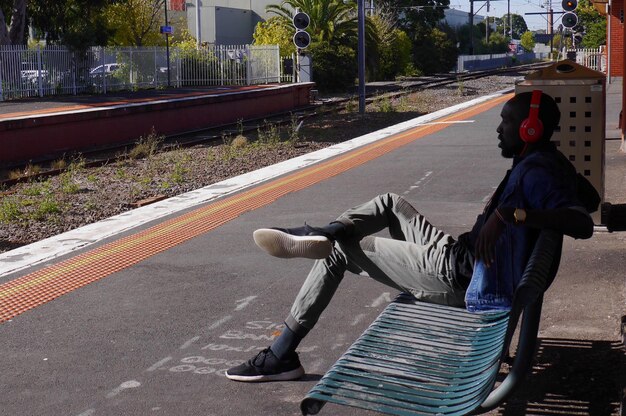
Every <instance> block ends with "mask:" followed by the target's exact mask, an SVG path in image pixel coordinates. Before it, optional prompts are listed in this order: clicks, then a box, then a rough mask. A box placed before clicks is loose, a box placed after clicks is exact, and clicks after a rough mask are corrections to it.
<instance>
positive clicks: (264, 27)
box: [253, 16, 296, 55]
mask: <svg viewBox="0 0 626 416" xmlns="http://www.w3.org/2000/svg"><path fill="white" fill-rule="evenodd" d="M293 34H294V28H293V26H292V25H291V23H289V22H288V21H286V20H285V19H283V18H282V17H279V16H274V17H270V18H269V19H267V20H266V21H265V22H261V23H259V24H257V25H256V27H255V28H254V34H253V38H254V43H255V44H257V45H278V47H279V48H280V53H281V54H282V55H291V54H292V53H295V52H296V47H295V45H294V44H293V41H292V39H293Z"/></svg>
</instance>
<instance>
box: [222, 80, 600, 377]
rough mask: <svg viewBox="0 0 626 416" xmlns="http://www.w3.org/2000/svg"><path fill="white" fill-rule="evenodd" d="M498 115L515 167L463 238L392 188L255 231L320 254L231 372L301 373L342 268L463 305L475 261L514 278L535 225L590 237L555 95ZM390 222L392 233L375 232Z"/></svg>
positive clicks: (284, 246) (278, 245) (503, 145)
mask: <svg viewBox="0 0 626 416" xmlns="http://www.w3.org/2000/svg"><path fill="white" fill-rule="evenodd" d="M500 116H501V118H502V121H501V123H500V125H499V126H498V128H497V132H498V140H499V144H498V147H499V148H500V149H501V152H502V156H503V157H505V158H512V159H513V167H512V168H511V169H510V170H509V171H507V173H506V175H505V177H504V179H503V180H502V182H501V183H500V185H499V186H498V188H497V190H496V191H495V193H494V195H493V197H492V198H491V200H490V201H489V202H488V203H487V205H486V207H485V209H484V212H483V213H482V214H481V215H479V216H478V218H477V221H476V224H475V225H474V227H473V229H472V230H471V231H470V232H467V233H464V234H462V235H460V236H459V238H458V239H457V240H455V239H454V238H453V237H451V236H450V235H449V234H446V233H444V232H443V231H440V230H438V229H437V228H435V227H433V226H432V225H431V224H430V223H429V222H428V221H427V220H426V219H425V218H424V217H423V216H422V215H420V213H419V212H418V211H417V210H416V209H415V208H413V207H412V206H411V205H410V204H409V203H408V202H407V201H406V200H404V199H403V198H402V197H400V196H398V195H394V194H385V195H380V196H378V197H376V198H374V199H372V200H371V201H369V202H366V203H364V204H362V205H359V206H357V207H355V208H352V209H349V210H348V211H346V212H344V213H343V214H342V215H341V216H339V218H338V219H337V220H336V221H334V222H331V223H330V224H328V225H326V226H323V227H311V226H309V225H306V224H305V226H304V227H298V228H291V229H282V228H269V229H268V228H264V229H259V230H256V231H255V232H254V241H255V242H256V244H257V245H258V246H259V247H261V248H262V249H264V250H265V251H267V252H268V253H269V254H271V255H273V256H276V257H281V258H293V257H304V258H311V259H317V261H316V262H315V264H314V265H313V268H312V269H311V271H310V273H309V275H308V277H307V279H306V281H305V282H304V285H303V286H302V288H301V289H300V292H299V293H298V295H297V297H296V300H295V302H294V304H293V306H292V308H291V312H290V314H289V315H288V316H287V319H286V320H285V325H286V327H285V329H284V330H283V331H282V333H281V335H280V336H279V337H278V338H276V339H275V340H274V342H273V343H272V345H271V346H270V347H269V348H267V349H265V350H263V351H261V352H259V353H258V354H257V355H256V356H255V357H253V358H252V359H250V360H248V361H247V362H246V363H243V364H241V365H239V366H237V367H233V368H231V369H229V370H227V371H226V376H227V377H228V378H229V379H231V380H236V381H257V382H258V381H279V380H293V379H297V378H299V377H301V376H302V375H303V374H304V369H303V368H302V365H301V364H300V360H299V358H298V354H297V353H296V348H297V346H298V345H299V343H300V341H301V340H302V339H303V338H304V337H305V336H306V335H307V333H308V332H309V331H310V330H311V329H312V328H313V326H314V325H315V324H316V322H317V320H318V319H319V317H320V315H321V314H322V311H323V310H324V309H325V308H326V306H327V305H328V304H329V302H330V300H331V298H332V297H333V294H334V293H335V290H336V289H337V287H338V286H339V283H340V282H341V280H342V278H343V275H344V273H345V271H346V270H348V271H351V272H353V273H362V272H365V273H367V274H368V275H369V276H370V277H371V278H373V279H375V280H378V281H379V282H381V283H384V284H385V285H388V286H390V287H393V288H395V289H398V290H400V291H404V292H408V293H411V294H412V295H413V296H415V298H417V299H418V300H421V301H425V302H433V303H439V304H445V305H451V306H459V307H463V306H464V299H465V291H466V289H467V287H468V285H469V283H470V279H471V277H472V273H473V269H474V264H475V262H476V261H481V262H482V263H483V264H484V265H485V266H486V267H487V268H489V267H493V269H492V270H494V269H495V273H496V275H497V276H498V278H499V279H506V280H507V281H509V282H518V281H519V280H520V278H521V275H522V272H523V270H524V267H525V265H526V262H527V260H528V257H529V256H530V251H531V250H532V247H533V245H534V243H535V239H536V238H537V235H538V230H540V229H544V228H546V229H553V230H556V231H559V232H561V233H563V234H566V235H569V236H571V237H574V238H589V237H591V235H592V233H593V221H592V220H591V217H590V216H589V214H588V212H587V211H586V209H585V208H584V206H585V205H584V204H583V203H582V202H581V201H580V200H579V198H578V196H577V174H576V170H575V168H574V167H573V166H572V164H571V163H570V162H569V161H568V160H567V159H566V158H565V156H563V155H562V154H561V153H560V152H559V151H558V150H557V149H556V147H555V146H554V144H553V143H551V142H550V137H551V136H552V133H553V131H554V129H555V127H556V126H557V125H558V123H559V119H560V112H559V109H558V107H557V105H556V103H555V101H554V100H553V99H552V98H551V97H550V96H548V95H546V94H542V93H541V92H540V91H534V92H533V93H522V94H519V95H517V96H515V97H513V98H512V99H511V100H509V101H508V102H507V103H506V104H505V105H504V107H503V109H502V113H501V114H500ZM385 228H388V229H389V233H390V235H391V238H381V237H374V236H372V234H375V233H377V232H379V231H381V230H383V229H385ZM513 247H515V250H514V249H513Z"/></svg>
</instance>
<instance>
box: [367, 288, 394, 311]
mask: <svg viewBox="0 0 626 416" xmlns="http://www.w3.org/2000/svg"><path fill="white" fill-rule="evenodd" d="M389 302H391V293H389V292H383V293H382V294H381V295H380V296H379V297H377V298H376V299H374V302H372V304H371V305H368V306H367V307H368V308H377V307H379V306H380V305H382V304H383V303H389Z"/></svg>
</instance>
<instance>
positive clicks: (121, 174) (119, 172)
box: [115, 167, 128, 180]
mask: <svg viewBox="0 0 626 416" xmlns="http://www.w3.org/2000/svg"><path fill="white" fill-rule="evenodd" d="M127 177H128V175H126V170H125V169H124V168H121V167H120V168H117V169H116V170H115V178H116V179H119V180H124V179H126V178H127Z"/></svg>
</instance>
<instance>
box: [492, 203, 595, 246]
mask: <svg viewBox="0 0 626 416" xmlns="http://www.w3.org/2000/svg"><path fill="white" fill-rule="evenodd" d="M497 211H498V213H499V214H500V216H501V217H502V218H500V219H501V220H503V221H504V222H506V223H510V224H515V223H516V220H515V215H514V214H515V207H498V209H497ZM525 211H526V219H525V220H524V222H523V224H519V225H525V226H527V227H532V228H538V229H551V230H555V231H558V232H561V233H563V234H565V235H569V236H570V237H573V238H583V239H585V238H590V237H591V235H592V234H593V220H592V219H591V217H590V216H589V214H588V213H587V212H586V211H585V210H584V208H579V207H572V208H555V209H533V210H525Z"/></svg>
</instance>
